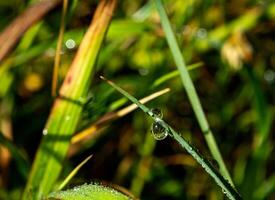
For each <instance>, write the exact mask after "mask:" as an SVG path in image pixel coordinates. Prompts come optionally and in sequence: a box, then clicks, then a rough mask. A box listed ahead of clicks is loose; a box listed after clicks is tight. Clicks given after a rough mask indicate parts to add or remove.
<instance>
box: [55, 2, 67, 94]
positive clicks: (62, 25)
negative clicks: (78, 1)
mask: <svg viewBox="0 0 275 200" xmlns="http://www.w3.org/2000/svg"><path fill="white" fill-rule="evenodd" d="M67 10H68V0H63V7H62V15H61V23H60V30H59V35H58V40H57V45H56V51H55V59H54V67H53V78H52V96H53V97H54V96H56V91H57V84H58V69H59V65H60V59H61V48H62V43H63V38H64V31H65V24H66V22H65V21H66V20H65V17H66V14H67Z"/></svg>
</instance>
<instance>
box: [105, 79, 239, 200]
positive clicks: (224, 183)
mask: <svg viewBox="0 0 275 200" xmlns="http://www.w3.org/2000/svg"><path fill="white" fill-rule="evenodd" d="M100 78H101V79H103V80H105V81H107V83H108V84H110V85H111V86H112V87H113V88H115V89H116V90H117V91H118V92H120V93H121V94H123V95H124V96H125V97H127V98H128V99H129V100H130V101H132V102H133V103H135V104H136V105H137V106H138V107H139V108H140V109H141V110H143V112H145V113H147V114H148V115H149V116H150V117H152V118H153V120H157V121H158V122H160V123H161V125H162V126H163V127H164V128H165V130H166V131H168V133H169V135H170V136H171V137H172V138H173V139H175V140H176V141H177V142H178V143H179V144H180V145H181V146H182V147H183V148H184V149H185V150H186V151H187V152H188V153H189V154H190V155H191V156H192V157H193V158H194V159H195V160H196V161H197V162H198V163H199V164H200V165H201V166H202V167H203V168H204V170H205V171H206V172H207V173H208V174H209V175H210V176H211V177H212V178H213V179H214V180H215V182H216V183H217V185H218V186H220V187H221V188H222V191H223V193H224V194H225V195H226V196H227V197H228V198H229V199H231V200H238V199H242V198H241V196H240V195H239V194H238V192H237V191H236V190H235V189H234V188H233V187H232V185H231V184H230V183H229V182H228V180H226V179H225V178H224V177H223V176H222V175H221V174H220V173H219V172H218V171H217V170H216V169H215V168H214V167H213V166H212V164H211V163H210V162H209V161H208V160H207V159H205V158H203V156H202V155H201V154H200V153H199V152H198V150H197V149H196V148H194V147H193V146H191V145H190V144H189V143H188V142H187V141H186V140H185V139H184V138H183V137H182V136H181V134H179V133H178V132H176V131H175V130H174V129H173V128H172V127H171V126H170V125H168V124H167V123H166V122H165V121H163V120H162V119H160V118H158V117H157V116H155V115H154V114H153V113H152V112H151V111H150V109H149V108H148V107H146V106H145V105H143V104H142V103H140V102H139V101H138V100H137V99H136V98H135V97H133V96H132V95H130V94H129V93H128V92H126V91H125V90H123V89H122V88H120V87H119V86H117V85H116V84H115V83H113V82H112V81H110V80H107V79H106V78H104V77H103V76H101V77H100Z"/></svg>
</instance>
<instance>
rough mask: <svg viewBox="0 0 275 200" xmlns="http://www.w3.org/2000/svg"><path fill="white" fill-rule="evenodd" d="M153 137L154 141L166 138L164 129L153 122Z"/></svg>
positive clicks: (158, 123)
mask: <svg viewBox="0 0 275 200" xmlns="http://www.w3.org/2000/svg"><path fill="white" fill-rule="evenodd" d="M151 131H152V133H153V136H154V138H155V139H156V140H163V139H165V138H166V137H167V135H168V132H167V130H166V129H165V127H163V126H162V125H161V123H160V122H158V121H155V122H154V123H153V125H152V129H151Z"/></svg>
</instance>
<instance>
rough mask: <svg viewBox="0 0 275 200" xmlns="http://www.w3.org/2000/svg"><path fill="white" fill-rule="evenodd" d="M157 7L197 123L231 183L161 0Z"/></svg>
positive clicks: (157, 2) (222, 171)
mask: <svg viewBox="0 0 275 200" xmlns="http://www.w3.org/2000/svg"><path fill="white" fill-rule="evenodd" d="M155 2H156V5H157V9H158V12H159V15H160V20H161V24H162V27H163V29H164V32H165V35H166V39H167V42H168V44H169V47H170V50H171V52H172V55H173V57H174V61H175V63H176V66H177V68H178V70H179V72H180V76H181V80H182V83H183V86H184V88H185V91H186V93H187V96H188V98H189V101H190V103H191V105H192V108H193V110H194V112H195V115H196V117H197V120H198V122H199V125H200V127H201V130H202V132H203V133H204V137H205V140H206V143H207V145H208V147H209V149H210V152H211V154H212V156H213V158H214V159H215V160H216V161H217V162H218V164H219V167H220V171H221V173H222V174H223V175H224V176H225V177H226V178H227V179H228V180H229V182H230V183H231V184H232V185H234V184H233V181H232V179H231V177H230V174H229V172H228V170H227V168H226V166H225V164H224V161H223V158H222V156H221V153H220V151H219V148H218V145H217V143H216V140H215V138H214V136H213V134H212V131H211V130H210V127H209V124H208V121H207V119H206V117H205V114H204V111H203V109H202V106H201V103H200V100H199V97H198V95H197V92H196V90H195V87H194V84H193V82H192V80H191V78H190V75H189V73H188V71H187V68H186V64H185V61H184V59H183V56H182V54H181V51H180V48H179V45H178V43H177V40H176V37H175V35H174V33H173V30H172V27H171V24H170V22H169V19H168V17H167V14H166V11H165V9H164V7H163V5H162V1H161V0H155Z"/></svg>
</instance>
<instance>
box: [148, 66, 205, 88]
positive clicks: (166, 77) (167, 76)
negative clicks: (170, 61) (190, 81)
mask: <svg viewBox="0 0 275 200" xmlns="http://www.w3.org/2000/svg"><path fill="white" fill-rule="evenodd" d="M202 65H203V63H201V62H199V63H194V64H192V65H188V66H187V70H188V71H191V70H194V69H196V68H198V67H201V66H202ZM179 75H180V72H179V70H174V71H172V72H170V73H168V74H165V75H164V76H161V77H160V78H158V79H157V80H155V81H154V83H153V86H152V87H157V86H159V85H160V84H162V83H164V82H166V81H168V80H170V79H172V78H174V77H177V76H179Z"/></svg>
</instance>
